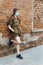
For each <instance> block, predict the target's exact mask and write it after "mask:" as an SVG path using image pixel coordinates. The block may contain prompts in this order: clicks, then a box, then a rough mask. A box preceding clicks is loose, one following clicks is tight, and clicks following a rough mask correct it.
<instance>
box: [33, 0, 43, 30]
mask: <svg viewBox="0 0 43 65" xmlns="http://www.w3.org/2000/svg"><path fill="white" fill-rule="evenodd" d="M34 28H38V29H42V28H43V0H35V1H34Z"/></svg>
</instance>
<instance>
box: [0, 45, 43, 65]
mask: <svg viewBox="0 0 43 65" xmlns="http://www.w3.org/2000/svg"><path fill="white" fill-rule="evenodd" d="M21 54H22V56H23V57H24V59H23V60H21V59H18V58H16V54H12V55H9V56H5V57H2V58H0V65H43V45H41V46H37V47H34V48H31V49H27V50H24V51H21Z"/></svg>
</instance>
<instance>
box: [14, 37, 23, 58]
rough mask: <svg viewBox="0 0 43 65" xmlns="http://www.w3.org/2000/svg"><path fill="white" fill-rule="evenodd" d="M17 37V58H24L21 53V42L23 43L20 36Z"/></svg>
mask: <svg viewBox="0 0 43 65" xmlns="http://www.w3.org/2000/svg"><path fill="white" fill-rule="evenodd" d="M15 39H16V41H17V42H18V44H17V45H16V49H17V58H20V59H23V57H22V56H21V54H20V44H21V40H20V37H19V36H17V37H16V38H15Z"/></svg>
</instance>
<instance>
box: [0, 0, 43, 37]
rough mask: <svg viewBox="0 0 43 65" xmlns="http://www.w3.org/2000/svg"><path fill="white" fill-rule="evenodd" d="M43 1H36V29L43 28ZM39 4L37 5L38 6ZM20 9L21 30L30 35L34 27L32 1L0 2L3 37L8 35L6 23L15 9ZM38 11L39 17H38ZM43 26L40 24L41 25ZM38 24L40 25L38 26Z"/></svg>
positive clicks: (0, 28)
mask: <svg viewBox="0 0 43 65" xmlns="http://www.w3.org/2000/svg"><path fill="white" fill-rule="evenodd" d="M42 1H43V0H35V1H34V4H35V6H34V7H35V9H34V10H35V11H34V13H35V14H34V27H37V28H40V27H41V28H43V24H42V23H43V2H42ZM36 4H37V5H36ZM14 7H17V8H19V9H20V19H21V28H22V31H23V32H24V33H30V32H31V27H32V25H31V24H32V0H0V32H1V33H2V34H3V36H6V35H7V34H6V33H8V30H7V26H6V22H7V20H8V18H9V17H10V16H11V14H12V11H13V8H14ZM37 10H38V15H37ZM39 22H40V23H41V24H40V23H39ZM37 23H38V24H37Z"/></svg>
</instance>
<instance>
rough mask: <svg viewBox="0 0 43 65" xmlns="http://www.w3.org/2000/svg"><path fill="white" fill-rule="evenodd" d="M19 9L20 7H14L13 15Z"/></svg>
mask: <svg viewBox="0 0 43 65" xmlns="http://www.w3.org/2000/svg"><path fill="white" fill-rule="evenodd" d="M17 10H19V9H18V8H14V9H13V14H12V16H14V15H15V13H16V11H17Z"/></svg>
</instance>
